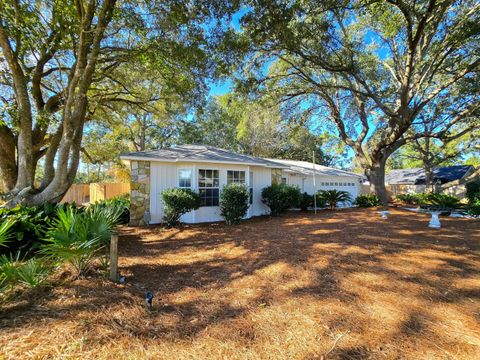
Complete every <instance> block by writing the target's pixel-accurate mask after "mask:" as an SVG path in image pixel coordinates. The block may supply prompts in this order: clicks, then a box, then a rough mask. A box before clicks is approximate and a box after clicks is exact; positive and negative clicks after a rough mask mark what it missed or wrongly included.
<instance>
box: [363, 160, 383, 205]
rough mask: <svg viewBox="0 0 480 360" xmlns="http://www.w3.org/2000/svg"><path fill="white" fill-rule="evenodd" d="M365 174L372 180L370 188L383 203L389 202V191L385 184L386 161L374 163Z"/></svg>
mask: <svg viewBox="0 0 480 360" xmlns="http://www.w3.org/2000/svg"><path fill="white" fill-rule="evenodd" d="M365 175H366V176H367V178H368V181H369V182H370V189H371V190H372V192H374V193H375V194H376V195H377V196H378V198H379V199H380V202H381V203H382V205H387V204H388V193H387V188H386V186H385V161H379V162H375V163H373V164H372V165H371V166H370V167H369V168H367V169H366V170H365Z"/></svg>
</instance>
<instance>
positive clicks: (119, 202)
mask: <svg viewBox="0 0 480 360" xmlns="http://www.w3.org/2000/svg"><path fill="white" fill-rule="evenodd" d="M92 208H107V209H109V211H111V212H112V213H115V214H117V215H116V216H118V218H117V219H116V220H115V223H116V224H128V221H129V220H130V195H124V196H118V197H114V198H112V199H108V200H103V201H99V202H97V203H95V204H94V205H92Z"/></svg>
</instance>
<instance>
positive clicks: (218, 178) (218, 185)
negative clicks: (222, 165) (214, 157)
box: [197, 168, 220, 207]
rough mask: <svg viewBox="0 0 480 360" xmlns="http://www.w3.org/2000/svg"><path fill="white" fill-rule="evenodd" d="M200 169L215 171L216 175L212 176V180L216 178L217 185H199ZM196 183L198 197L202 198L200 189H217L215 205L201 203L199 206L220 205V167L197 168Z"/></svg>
mask: <svg viewBox="0 0 480 360" xmlns="http://www.w3.org/2000/svg"><path fill="white" fill-rule="evenodd" d="M200 171H217V173H218V177H216V178H215V177H212V179H213V182H215V179H217V180H218V184H217V186H200ZM197 175H198V176H197V185H198V187H197V188H198V192H199V194H200V197H201V198H202V195H201V192H202V190H218V204H216V205H203V204H202V205H201V207H216V206H219V205H220V169H211V168H210V169H207V168H203V169H198V170H197ZM202 201H203V198H202Z"/></svg>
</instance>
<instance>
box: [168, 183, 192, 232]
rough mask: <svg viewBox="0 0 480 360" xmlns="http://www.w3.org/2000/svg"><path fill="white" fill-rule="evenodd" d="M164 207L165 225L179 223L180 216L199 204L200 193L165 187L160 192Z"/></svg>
mask: <svg viewBox="0 0 480 360" xmlns="http://www.w3.org/2000/svg"><path fill="white" fill-rule="evenodd" d="M161 196H162V200H163V203H164V205H165V207H164V217H163V219H164V220H165V223H166V224H167V226H175V225H178V224H179V223H180V217H181V216H182V215H183V214H186V213H188V212H190V211H192V210H196V209H198V208H199V207H200V205H201V200H200V195H199V194H197V193H196V192H195V191H192V190H190V189H179V188H174V189H167V190H164V191H163V192H162V194H161Z"/></svg>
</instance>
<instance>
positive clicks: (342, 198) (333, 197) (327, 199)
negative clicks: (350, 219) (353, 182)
mask: <svg viewBox="0 0 480 360" xmlns="http://www.w3.org/2000/svg"><path fill="white" fill-rule="evenodd" d="M317 195H318V197H319V198H320V199H322V201H323V202H324V203H325V204H326V205H328V206H329V207H330V209H335V208H336V207H337V206H338V203H350V202H351V201H352V197H351V196H350V193H349V192H348V191H343V190H320V191H319V192H318V193H317Z"/></svg>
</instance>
